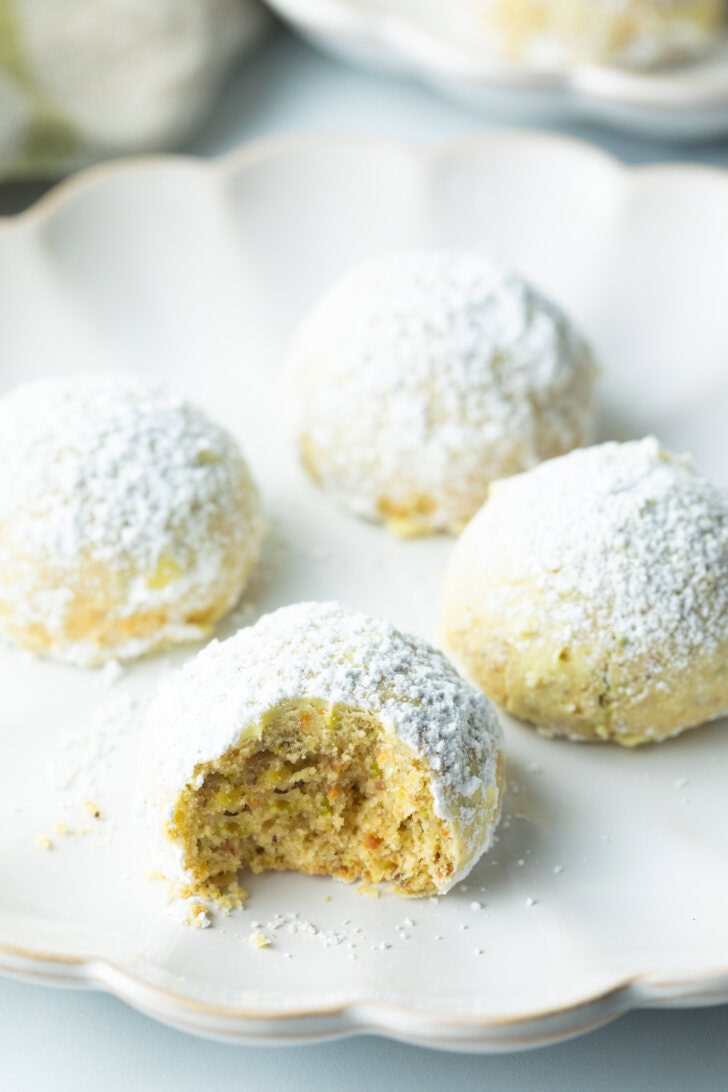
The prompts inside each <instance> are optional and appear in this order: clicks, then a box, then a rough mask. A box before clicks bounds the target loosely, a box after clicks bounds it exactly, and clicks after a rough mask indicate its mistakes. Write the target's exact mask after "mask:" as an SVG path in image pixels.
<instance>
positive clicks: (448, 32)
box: [269, 0, 728, 140]
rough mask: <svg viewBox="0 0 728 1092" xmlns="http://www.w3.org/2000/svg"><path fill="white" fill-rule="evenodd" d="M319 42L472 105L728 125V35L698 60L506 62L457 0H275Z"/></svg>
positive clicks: (539, 115) (648, 129)
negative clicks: (559, 66) (649, 67)
mask: <svg viewBox="0 0 728 1092" xmlns="http://www.w3.org/2000/svg"><path fill="white" fill-rule="evenodd" d="M269 3H270V6H271V7H272V8H274V9H275V10H276V11H277V12H278V14H279V15H280V16H282V18H284V19H285V20H286V21H287V22H289V23H290V24H291V25H292V26H294V27H296V28H297V29H298V30H299V31H300V32H301V33H302V34H303V35H304V36H305V37H307V38H309V39H310V40H311V41H313V42H314V43H315V44H316V45H318V46H320V47H321V48H323V49H325V50H327V51H328V52H330V53H334V54H336V55H337V56H341V57H343V58H344V59H346V60H352V61H355V62H356V63H359V64H364V65H366V66H368V67H375V68H384V69H389V70H392V71H396V72H405V73H412V74H414V75H417V76H419V77H420V78H421V79H423V80H424V81H425V82H426V83H429V84H430V85H432V86H434V87H436V88H438V89H439V90H441V91H443V92H444V93H445V94H447V95H449V96H450V97H452V98H455V99H457V100H459V101H462V102H465V103H467V104H468V105H470V106H472V107H474V108H475V109H479V110H485V111H491V112H492V111H494V110H495V111H497V112H498V113H500V114H505V115H506V116H511V117H512V118H514V119H519V120H524V119H527V118H530V119H531V120H537V121H538V120H540V121H541V122H542V123H545V122H546V121H549V122H553V121H556V120H559V119H561V120H563V119H564V118H572V119H573V118H582V119H585V120H591V121H601V122H606V123H607V124H609V125H613V126H616V127H617V128H620V129H625V130H627V131H630V132H634V133H638V134H639V135H641V136H647V137H653V138H655V139H662V140H704V139H707V138H709V137H716V136H722V135H724V134H725V133H728V36H724V37H723V39H722V41H721V42H719V43H718V45H717V46H716V48H715V49H714V50H712V51H711V52H710V53H709V54H708V55H706V56H705V57H704V58H701V59H699V60H696V61H693V62H690V63H686V64H683V65H675V66H671V67H668V68H664V69H662V70H659V71H652V72H644V73H642V72H637V71H629V70H628V69H623V68H616V67H608V66H602V65H587V64H580V65H572V66H570V67H569V68H567V69H565V70H562V71H554V70H549V69H544V68H539V67H537V66H536V65H534V64H529V63H525V62H524V63H522V64H518V63H515V62H514V63H509V62H508V61H502V60H498V59H497V58H494V57H492V56H489V55H488V54H487V52H485V50H484V49H482V48H478V46H477V44H474V41H473V33H472V28H471V27H470V26H468V25H466V24H465V22H464V20H463V21H460V22H459V21H458V14H457V5H455V6H453V5H449V4H442V3H438V2H437V0H429V2H428V0H419V2H415V3H413V0H269Z"/></svg>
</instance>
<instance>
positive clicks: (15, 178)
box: [0, 0, 728, 214]
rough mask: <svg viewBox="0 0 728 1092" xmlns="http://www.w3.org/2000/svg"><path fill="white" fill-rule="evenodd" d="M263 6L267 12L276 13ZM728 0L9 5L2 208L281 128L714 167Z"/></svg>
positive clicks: (41, 0) (1, 36) (721, 121)
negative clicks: (551, 138)
mask: <svg viewBox="0 0 728 1092" xmlns="http://www.w3.org/2000/svg"><path fill="white" fill-rule="evenodd" d="M273 9H275V10H273ZM725 15H726V12H725V3H724V0H619V2H617V3H615V0H447V2H445V0H420V2H419V3H418V2H415V0H271V4H270V6H269V7H265V6H264V5H263V4H262V3H261V2H259V0H155V2H154V3H153V4H150V3H146V2H144V0H64V3H63V4H59V3H53V2H51V0H4V2H3V3H2V4H0V213H5V214H7V213H12V212H15V211H19V210H20V209H22V208H24V207H26V206H27V205H28V204H30V203H32V202H33V201H34V200H35V199H36V198H37V197H38V196H39V195H40V194H42V193H43V192H44V191H45V189H47V188H48V186H49V185H50V184H51V183H52V182H53V181H54V180H57V179H58V178H62V177H64V176H66V175H68V174H69V173H72V172H73V171H75V170H77V169H78V168H79V167H82V166H86V165H89V164H91V163H94V162H98V161H100V160H105V159H109V158H113V157H116V156H120V155H134V154H139V153H156V152H162V151H170V150H176V151H181V152H185V153H192V154H198V155H217V154H220V153H222V152H225V151H228V150H229V149H231V148H234V147H236V146H238V145H240V144H241V143H243V142H245V141H247V140H250V139H252V138H255V137H260V136H262V135H266V134H270V133H276V132H281V131H286V130H292V129H302V128H305V129H312V130H313V129H315V130H337V129H339V130H340V129H356V130H358V131H360V132H372V133H375V134H377V135H379V136H390V137H395V138H401V139H406V140H412V141H427V142H438V141H442V140H446V139H449V138H454V137H457V136H461V135H465V134H467V133H470V132H474V131H476V130H478V129H480V128H482V127H484V126H488V127H492V126H512V125H518V126H539V127H545V128H548V129H551V130H554V131H558V132H562V133H566V134H569V135H574V136H577V137H581V138H584V139H588V140H591V141H592V142H594V143H598V144H600V145H601V146H603V147H604V148H606V149H607V150H610V151H612V152H614V153H616V154H618V155H620V156H621V157H622V158H624V159H626V160H628V161H630V162H643V161H654V160H660V159H674V158H680V159H686V158H690V159H697V160H700V161H702V162H707V163H713V164H717V165H726V164H728V143H727V142H726V138H727V137H728V36H727V35H726V31H725Z"/></svg>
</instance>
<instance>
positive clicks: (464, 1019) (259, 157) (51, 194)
mask: <svg viewBox="0 0 728 1092" xmlns="http://www.w3.org/2000/svg"><path fill="white" fill-rule="evenodd" d="M513 144H516V145H520V146H521V147H523V146H526V147H533V146H534V145H536V144H540V145H542V146H545V147H546V148H548V149H549V150H551V151H554V152H557V153H558V152H564V153H567V154H571V155H580V156H582V157H585V158H589V159H591V160H592V161H594V160H598V161H601V163H602V165H603V166H604V167H605V168H608V169H609V170H612V171H616V172H618V173H621V174H622V175H623V177H625V178H636V177H637V176H639V177H644V176H645V175H659V176H660V177H665V176H678V177H680V178H681V179H683V180H688V179H694V178H698V179H700V178H707V179H710V180H711V181H712V182H713V183H715V182H716V181H717V182H718V183H719V184H720V185H721V186H724V187H725V191H726V197H727V198H728V172H726V171H724V170H721V169H720V168H718V167H712V166H707V165H700V164H686V163H680V164H671V163H659V164H648V165H636V166H633V165H628V164H625V163H624V162H623V161H622V160H620V159H619V158H618V157H616V156H614V155H612V154H610V153H608V152H605V151H603V150H602V149H599V148H596V147H594V146H592V145H590V144H589V143H587V142H585V141H581V140H577V139H574V138H571V137H564V136H560V135H555V134H552V133H547V132H540V131H538V130H531V131H523V130H518V129H513V130H508V129H506V130H496V131H490V132H483V133H478V134H475V135H470V136H467V137H464V138H460V139H457V140H454V141H449V142H446V143H444V144H439V145H435V146H434V147H427V146H424V147H423V146H420V145H417V144H414V143H408V142H406V141H399V140H392V139H386V138H379V137H374V136H366V135H360V134H356V133H345V132H340V133H318V134H307V133H297V134H293V135H290V134H288V135H286V134H283V135H276V136H272V137H266V138H263V139H259V140H256V141H252V142H250V143H248V144H245V145H242V146H241V147H239V148H237V149H234V150H232V151H230V152H227V153H226V154H224V155H222V156H220V157H217V158H215V159H209V160H208V159H204V158H202V157H199V156H194V155H175V154H160V155H141V156H133V157H128V158H123V159H117V160H110V161H106V162H103V163H98V164H95V165H94V166H91V167H88V168H86V169H84V170H81V171H79V172H77V173H76V174H74V175H72V176H70V177H69V178H66V179H64V180H62V181H61V182H59V183H57V184H56V185H54V186H53V187H52V188H51V189H50V190H49V191H48V192H47V193H46V194H44V195H43V196H42V197H41V198H39V199H38V200H37V201H36V202H35V203H34V204H33V205H31V206H30V207H29V208H28V209H26V210H25V211H23V212H21V213H18V214H16V215H14V216H6V217H0V245H1V241H2V239H3V237H4V236H6V234H7V233H8V232H13V231H17V230H28V231H31V232H33V231H41V230H42V229H43V227H44V225H45V224H46V223H47V222H48V221H49V220H51V219H52V218H53V217H54V216H55V215H56V214H61V213H62V212H63V210H64V209H65V207H66V206H67V205H68V204H69V203H70V202H73V201H75V200H77V199H79V198H83V196H84V195H85V194H89V193H93V192H94V191H95V190H96V188H97V187H99V186H102V185H104V184H105V183H106V182H107V181H108V180H109V179H110V178H114V177H116V176H119V175H128V174H135V173H138V172H140V171H143V170H145V169H147V168H150V167H151V168H159V167H169V166H173V167H186V168H189V167H192V168H193V169H195V170H199V171H200V172H202V173H203V174H207V175H209V176H214V177H216V178H218V179H226V178H228V177H230V176H232V175H234V174H236V173H237V172H244V171H245V170H246V169H248V168H249V167H251V166H255V165H257V164H259V163H261V162H264V161H266V160H268V161H270V160H273V159H275V158H277V157H280V156H287V155H290V154H292V153H296V152H298V151H299V150H301V149H305V150H310V149H311V148H312V147H314V146H315V147H318V148H322V149H324V150H325V149H331V150H340V149H342V148H343V147H346V146H349V147H351V148H352V149H359V150H361V149H364V148H369V149H373V150H379V151H380V152H389V153H391V152H398V153H401V154H404V155H407V156H410V157H413V158H415V159H417V160H420V161H421V162H422V163H423V165H425V166H427V167H429V168H430V169H432V166H433V165H435V164H438V163H441V162H443V161H447V159H448V158H454V157H458V156H462V155H464V154H468V152H471V151H472V152H474V153H477V152H478V151H482V150H491V151H492V150H493V149H494V148H495V147H497V146H498V145H513ZM0 973H2V974H8V975H12V976H17V977H21V978H27V979H29V980H32V981H36V982H42V983H45V984H48V985H60V986H74V987H81V988H87V989H99V988H100V989H102V990H104V991H106V992H108V993H110V994H112V995H114V996H116V997H118V998H120V999H121V1000H123V1001H125V1002H126V1003H128V1004H130V1005H131V1006H132V1007H134V1008H136V1009H139V1010H140V1011H143V1012H145V1013H147V1014H148V1015H150V1016H152V1017H154V1018H156V1019H158V1020H160V1021H162V1022H163V1023H167V1024H171V1025H172V1026H175V1027H177V1028H179V1029H181V1030H185V1031H188V1032H192V1033H194V1034H198V1035H202V1036H206V1037H210V1038H214V1039H223V1040H225V1041H232V1042H246V1043H250V1044H252V1045H255V1044H258V1045H267V1046H272V1045H276V1044H279V1045H285V1044H292V1043H303V1042H313V1041H322V1040H325V1039H330V1038H341V1037H346V1036H349V1035H354V1034H360V1033H378V1034H383V1035H386V1036H388V1037H390V1038H395V1039H400V1040H402V1041H405V1042H409V1043H412V1044H415V1045H419V1046H430V1047H436V1048H439V1049H448V1050H463V1051H468V1052H493V1051H499V1050H503V1051H509V1050H519V1049H526V1048H529V1047H535V1046H541V1045H545V1044H548V1043H555V1042H558V1041H560V1040H563V1039H566V1038H570V1037H572V1036H574V1035H578V1034H582V1033H584V1032H587V1031H589V1030H591V1029H592V1028H596V1027H598V1026H601V1025H603V1024H605V1023H607V1022H609V1021H611V1020H613V1019H616V1018H617V1017H619V1016H621V1015H623V1014H625V1013H627V1012H629V1011H631V1010H634V1009H636V1008H640V1007H663V1006H673V1007H687V1006H691V1005H713V1004H721V1003H725V1002H728V964H725V965H720V966H718V967H715V966H713V967H710V968H707V967H701V968H695V969H693V970H682V971H680V973H679V974H675V973H670V974H664V975H661V974H659V973H655V972H649V973H635V974H632V975H624V976H619V975H617V976H615V978H614V980H613V981H612V982H611V984H610V985H609V986H608V987H606V988H605V989H603V990H601V991H600V992H598V993H596V994H593V993H588V994H585V995H584V996H583V997H581V998H579V999H578V1000H576V1001H574V1002H571V1003H569V1004H567V1005H565V1006H552V1007H546V1008H544V1009H541V1010H537V1011H535V1012H528V1013H519V1014H517V1015H515V1016H505V1017H498V1016H488V1015H477V1014H475V1015H466V1014H458V1013H448V1012H446V1011H436V1010H435V1011H433V1010H432V1009H429V1010H428V1009H427V1007H426V1006H422V1007H409V1006H403V1005H394V1004H391V1003H388V1002H380V1001H376V1000H374V1001H372V1000H366V998H363V999H355V1000H352V1001H344V1002H341V1003H337V1004H334V1005H331V1006H326V1005H323V1006H320V1007H318V1008H314V1009H311V1008H308V1009H305V1008H304V1009H289V1010H286V1011H285V1012H280V1011H279V1012H275V1011H273V1010H270V1011H264V1010H255V1009H251V1008H237V1007H234V1006H225V1005H212V1004H209V1003H206V1002H202V1001H196V1000H194V999H192V998H188V997H185V996H184V995H183V994H182V993H175V992H174V990H173V989H168V988H165V987H162V986H159V985H156V984H155V983H153V982H151V981H148V980H146V979H144V978H143V977H140V976H139V975H137V974H135V973H133V972H132V971H130V970H129V969H128V968H125V967H123V966H120V965H118V964H116V963H115V962H114V961H113V960H110V959H107V958H105V957H102V956H95V955H90V954H79V955H72V956H66V955H59V954H58V953H55V954H54V953H51V952H47V951H42V950H37V949H33V948H27V947H24V946H18V945H13V944H8V943H5V942H3V941H1V940H0ZM312 1021H313V1023H314V1025H315V1026H314V1027H311V1026H310V1024H311V1022H312ZM281 1029H282V1030H281Z"/></svg>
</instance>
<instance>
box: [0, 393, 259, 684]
mask: <svg viewBox="0 0 728 1092" xmlns="http://www.w3.org/2000/svg"><path fill="white" fill-rule="evenodd" d="M261 528H262V520H261V512H260V502H259V499H258V494H257V491H256V489H255V486H254V485H253V482H252V480H251V477H250V474H249V472H248V469H247V466H246V464H245V462H244V460H243V457H242V455H241V454H240V451H239V450H238V447H237V445H236V443H235V441H234V440H233V439H232V437H231V436H229V435H228V433H226V432H225V431H224V430H223V429H221V428H220V427H219V426H218V425H216V424H214V423H213V422H212V421H211V420H210V419H209V418H208V417H207V416H206V415H205V414H204V413H203V412H202V411H201V410H200V409H197V408H196V407H195V406H193V405H190V404H189V403H188V402H185V401H183V400H182V399H181V398H177V397H174V396H173V395H170V394H167V393H165V392H164V391H162V390H160V389H159V388H158V387H156V386H152V385H150V384H148V383H145V382H142V381H141V380H138V379H134V378H132V377H131V376H124V375H114V374H102V375H90V374H89V375H77V376H71V377H67V378H63V379H49V380H46V381H42V382H37V383H31V384H28V385H26V386H23V387H19V388H18V389H17V390H15V391H13V392H12V393H10V394H8V395H6V396H5V397H4V398H2V399H0V634H2V635H3V636H4V637H6V638H8V639H10V640H11V641H12V642H14V643H16V644H18V645H20V646H22V647H23V648H26V649H30V650H31V651H33V652H37V653H41V654H43V655H47V656H51V657H53V658H55V659H58V660H65V661H68V662H72V663H76V664H81V665H91V664H96V663H100V662H103V661H104V660H107V659H109V658H113V657H118V658H128V657H132V656H138V655H141V654H142V653H145V652H149V651H151V650H152V649H156V648H159V647H161V646H164V645H169V644H173V643H175V642H178V641H183V640H189V639H197V638H200V637H203V636H204V635H205V634H207V633H208V632H209V630H210V627H211V625H212V623H213V622H215V620H216V619H217V618H219V617H220V615H222V614H224V613H225V611H227V610H228V609H229V608H230V607H232V606H233V605H234V603H235V602H236V601H237V599H238V597H239V596H240V593H241V592H242V590H243V588H244V586H245V584H246V581H247V579H248V576H249V574H250V571H251V569H252V567H253V565H254V564H255V561H256V559H257V556H258V549H259V544H260V537H261Z"/></svg>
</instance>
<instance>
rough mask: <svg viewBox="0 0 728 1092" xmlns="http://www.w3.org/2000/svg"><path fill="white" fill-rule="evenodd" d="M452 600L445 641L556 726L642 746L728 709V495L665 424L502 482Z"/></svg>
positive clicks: (507, 702) (483, 678) (492, 689)
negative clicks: (659, 437)
mask: <svg viewBox="0 0 728 1092" xmlns="http://www.w3.org/2000/svg"><path fill="white" fill-rule="evenodd" d="M444 605H445V610H444V621H445V642H446V645H447V646H448V647H449V648H450V649H451V650H453V652H454V653H455V654H456V655H457V656H458V658H459V659H460V660H461V661H462V663H463V664H464V666H465V667H466V668H467V669H468V671H469V673H470V675H471V676H472V677H473V679H474V680H475V681H476V682H477V683H478V684H479V685H480V686H481V687H482V689H483V690H484V691H485V692H486V693H487V694H488V695H489V696H490V697H491V698H493V700H494V701H496V702H498V703H499V704H500V705H501V706H504V707H505V708H506V709H507V710H508V711H509V712H510V713H513V714H514V715H515V716H517V717H521V718H523V719H524V720H527V721H530V722H532V723H533V724H535V725H537V726H538V727H539V728H540V729H541V730H542V731H543V732H544V733H545V734H559V735H567V736H570V737H573V738H578V739H582V738H583V739H589V740H613V741H614V742H616V743H621V744H624V745H626V746H633V745H635V744H638V743H647V742H650V741H652V740H660V739H663V738H665V737H667V736H672V735H675V734H677V733H678V732H680V731H682V730H683V729H686V728H691V727H694V726H695V725H698V724H702V723H703V722H705V721H708V720H711V719H713V718H716V717H719V716H721V715H722V714H724V713H726V712H728V671H727V670H726V663H727V662H728V499H727V498H726V494H725V493H724V492H722V491H721V490H719V489H718V488H717V487H715V486H713V485H712V484H711V483H710V482H708V481H706V480H705V479H704V478H702V477H700V476H698V475H697V474H695V473H694V472H693V470H692V469H691V467H690V464H689V462H688V461H687V460H685V459H682V458H675V457H674V456H672V455H670V454H668V453H667V452H665V451H663V450H662V449H661V448H660V446H659V444H658V443H657V441H656V440H654V439H647V440H642V441H640V442H633V443H625V444H617V443H609V444H603V445H601V446H598V447H593V448H588V449H586V450H583V451H575V452H572V453H571V454H570V455H566V456H564V457H562V458H560V459H554V460H553V461H552V462H549V463H544V465H543V466H540V467H537V468H536V469H535V470H532V471H529V472H528V473H527V474H522V475H520V476H518V477H515V478H511V479H509V480H508V481H503V482H497V483H496V484H495V485H494V486H493V487H492V490H491V496H490V499H489V500H488V502H487V503H486V504H485V505H484V506H483V508H482V509H481V511H480V512H479V513H478V515H477V516H476V517H475V519H474V520H473V521H472V522H471V523H470V525H469V526H468V527H467V529H466V531H465V532H464V534H463V536H462V537H461V539H460V540H459V541H458V543H457V544H456V546H455V549H454V551H453V554H452V558H451V560H450V563H449V566H448V570H447V573H446V578H445V594H444Z"/></svg>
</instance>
